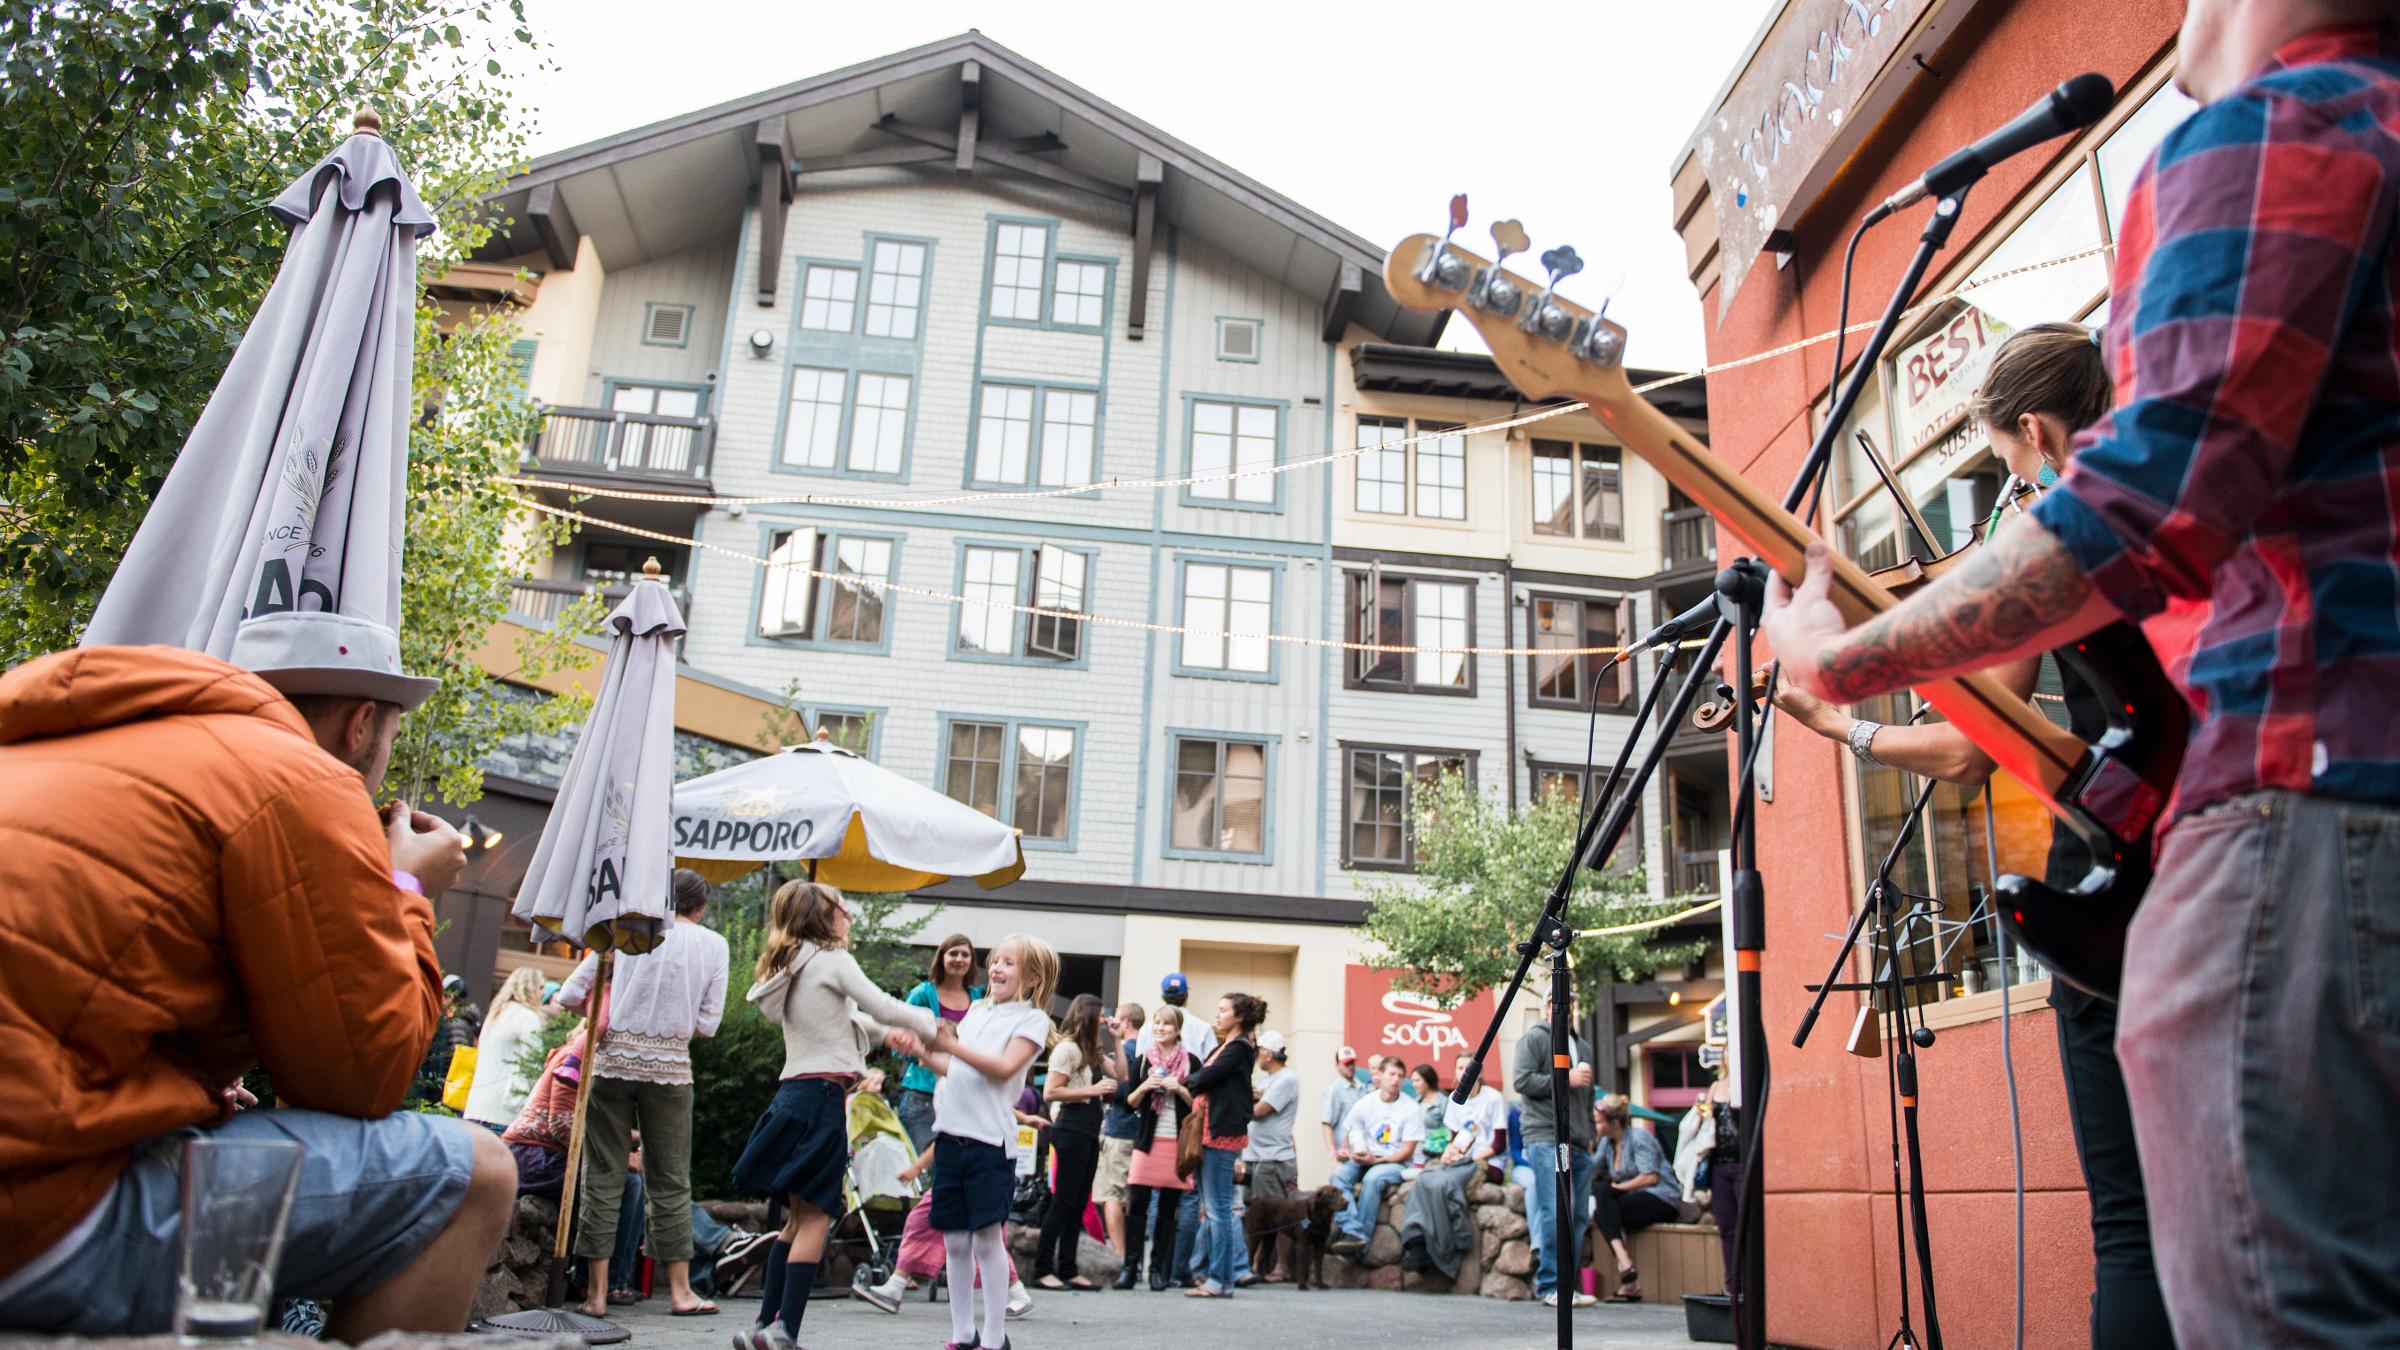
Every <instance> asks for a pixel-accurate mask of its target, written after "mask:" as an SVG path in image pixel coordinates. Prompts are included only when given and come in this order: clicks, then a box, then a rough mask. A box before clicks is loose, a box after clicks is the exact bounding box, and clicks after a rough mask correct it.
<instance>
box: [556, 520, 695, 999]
mask: <svg viewBox="0 0 2400 1350" xmlns="http://www.w3.org/2000/svg"><path fill="white" fill-rule="evenodd" d="M656 569H657V563H655V562H652V563H649V564H647V565H645V566H644V567H643V569H642V570H643V572H644V573H645V574H647V575H645V576H644V578H643V580H642V581H641V582H640V583H638V584H637V585H635V586H634V588H633V593H632V594H630V595H628V596H626V597H625V599H624V601H623V602H622V603H620V604H619V605H618V606H617V607H616V609H615V610H614V611H613V612H612V613H610V615H609V616H608V624H607V631H608V634H609V641H608V664H607V666H606V667H605V669H604V670H603V671H602V674H601V677H600V696H599V697H598V698H596V699H594V700H593V701H592V714H591V717H590V718H589V719H587V720H586V721H585V722H584V724H583V734H582V738H581V739H580V740H578V741H577V742H576V745H575V756H574V758H573V759H570V760H569V761H567V775H566V777H565V778H564V779H563V780H562V781H561V782H560V783H559V785H558V797H557V799H556V800H555V801H553V802H552V803H551V804H550V818H549V819H548V820H547V821H545V822H544V823H543V825H542V838H541V842H540V843H539V844H537V845H535V846H534V851H533V862H532V864H531V865H530V866H528V867H527V868H526V870H525V881H524V884H523V885H522V886H520V887H519V888H518V890H517V903H516V906H515V913H516V916H517V917H518V918H519V919H522V920H524V921H525V922H526V923H527V924H530V925H531V926H532V927H533V928H534V930H535V932H536V933H537V934H548V935H554V936H558V937H563V938H565V939H566V940H567V941H569V942H572V943H575V944H576V945H578V946H583V947H590V948H593V949H595V950H598V951H604V952H605V951H623V952H635V953H639V952H646V951H648V950H650V949H651V948H652V947H655V946H657V945H658V939H659V935H660V934H661V933H662V932H663V931H664V930H665V928H666V926H667V925H668V924H669V923H671V922H673V920H672V918H671V917H670V916H669V914H668V910H669V905H668V901H667V888H668V886H669V884H670V883H671V881H672V879H673V873H674V870H675V858H674V853H673V850H672V848H671V847H670V843H669V837H668V832H667V812H668V808H669V805H670V803H671V802H672V800H673V795H674V791H675V639H676V638H678V637H681V636H682V635H683V615H682V614H681V613H680V612H678V611H677V610H676V608H675V597H674V596H672V595H670V594H669V593H668V592H667V588H666V585H665V583H663V582H661V581H659V580H658V577H657V571H656Z"/></svg>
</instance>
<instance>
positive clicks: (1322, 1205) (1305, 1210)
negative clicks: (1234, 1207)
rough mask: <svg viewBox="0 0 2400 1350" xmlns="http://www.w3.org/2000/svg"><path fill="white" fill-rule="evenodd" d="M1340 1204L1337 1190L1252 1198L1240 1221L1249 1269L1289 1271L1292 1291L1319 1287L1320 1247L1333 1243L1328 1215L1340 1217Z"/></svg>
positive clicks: (1321, 1277)
mask: <svg viewBox="0 0 2400 1350" xmlns="http://www.w3.org/2000/svg"><path fill="white" fill-rule="evenodd" d="M1342 1203H1343V1195H1342V1191H1341V1188H1340V1187H1338V1186H1319V1187H1318V1188H1317V1189H1315V1190H1314V1191H1310V1192H1307V1193H1305V1194H1301V1195H1289V1196H1267V1197H1264V1198H1254V1199H1252V1200H1251V1201H1250V1204H1249V1211H1248V1212H1247V1213H1246V1214H1244V1215H1243V1216H1242V1227H1243V1229H1244V1230H1245V1236H1246V1237H1247V1238H1248V1239H1249V1242H1250V1268H1251V1269H1252V1270H1255V1271H1257V1272H1259V1273H1260V1274H1261V1275H1264V1274H1267V1273H1268V1272H1270V1271H1277V1270H1289V1271H1290V1272H1292V1279H1293V1280H1294V1282H1295V1283H1296V1285H1297V1287H1299V1288H1301V1289H1306V1288H1309V1287H1310V1286H1312V1285H1314V1286H1315V1287H1316V1288H1319V1289H1322V1288H1324V1287H1325V1248H1326V1246H1327V1244H1329V1243H1330V1242H1332V1241H1333V1216H1334V1215H1336V1214H1339V1213H1340V1212H1341V1210H1342Z"/></svg>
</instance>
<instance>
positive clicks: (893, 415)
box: [850, 371, 909, 473]
mask: <svg viewBox="0 0 2400 1350" xmlns="http://www.w3.org/2000/svg"><path fill="white" fill-rule="evenodd" d="M908 386H909V379H908V377H907V376H906V375H875V374H870V373H868V372H865V371H861V372H860V373H859V377H858V402H857V406H856V407H855V408H853V409H852V411H851V415H850V470H851V472H853V473H898V472H900V460H901V452H902V450H903V448H904V447H905V446H906V445H907V443H908Z"/></svg>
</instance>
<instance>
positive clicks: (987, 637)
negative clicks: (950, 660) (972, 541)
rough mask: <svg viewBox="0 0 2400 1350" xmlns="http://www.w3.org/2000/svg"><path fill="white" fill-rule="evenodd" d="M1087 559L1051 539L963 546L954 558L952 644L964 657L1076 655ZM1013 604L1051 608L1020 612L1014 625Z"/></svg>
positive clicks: (1067, 658)
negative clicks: (1036, 543)
mask: <svg viewBox="0 0 2400 1350" xmlns="http://www.w3.org/2000/svg"><path fill="white" fill-rule="evenodd" d="M1091 563H1092V559H1091V555H1090V554H1088V553H1082V552H1078V551H1077V550H1074V549H1069V548H1060V547H1058V546H1057V545H1055V544H1043V545H1041V546H1040V547H1038V548H1034V549H1021V548H1003V547H997V546H991V545H969V546H968V547H967V548H966V550H965V551H964V553H963V554H962V555H961V558H960V564H959V586H960V592H959V593H960V594H961V595H963V596H965V597H966V599H965V602H964V603H962V604H960V605H959V607H958V639H957V644H956V647H955V650H957V651H959V652H962V653H965V654H967V655H970V656H1010V655H1017V656H1025V657H1033V658H1040V659H1043V660H1050V661H1062V662H1074V661H1080V660H1082V659H1083V654H1084V648H1083V641H1084V630H1085V628H1086V626H1087V621H1086V620H1085V619H1084V618H1083V617H1082V615H1083V614H1084V613H1085V612H1086V611H1085V602H1086V599H1087V597H1088V595H1089V593H1090V586H1091ZM1020 596H1022V597H1023V598H1022V601H1020V599H1019V597H1020ZM1019 603H1023V604H1026V605H1030V606H1032V607H1034V608H1037V609H1044V610H1052V611H1058V612H1054V613H1048V614H1027V615H1025V616H1024V622H1023V623H1022V624H1019V622H1018V614H1017V610H1016V608H1015V607H1016V606H1017V605H1018V604H1019ZM1020 634H1022V636H1023V646H1022V647H1021V648H1020V647H1019V646H1018V645H1017V644H1018V639H1019V635H1020Z"/></svg>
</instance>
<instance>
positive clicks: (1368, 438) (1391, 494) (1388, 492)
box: [1358, 417, 1408, 516]
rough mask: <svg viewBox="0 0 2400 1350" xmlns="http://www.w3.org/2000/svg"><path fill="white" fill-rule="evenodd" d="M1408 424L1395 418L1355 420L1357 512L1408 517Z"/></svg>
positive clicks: (1363, 418)
mask: <svg viewBox="0 0 2400 1350" xmlns="http://www.w3.org/2000/svg"><path fill="white" fill-rule="evenodd" d="M1407 439H1408V423H1407V422H1405V421H1403V420H1401V419H1399V418H1396V417H1362V418H1360V419H1358V445H1359V449H1360V454H1359V456H1358V509H1359V510H1361V511H1364V512H1368V513H1370V514H1373V515H1382V516H1398V515H1406V514H1407V513H1408V451H1407V450H1406V449H1404V448H1402V445H1401V443H1402V442H1404V441H1406V440H1407ZM1387 447H1388V448H1387Z"/></svg>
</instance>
